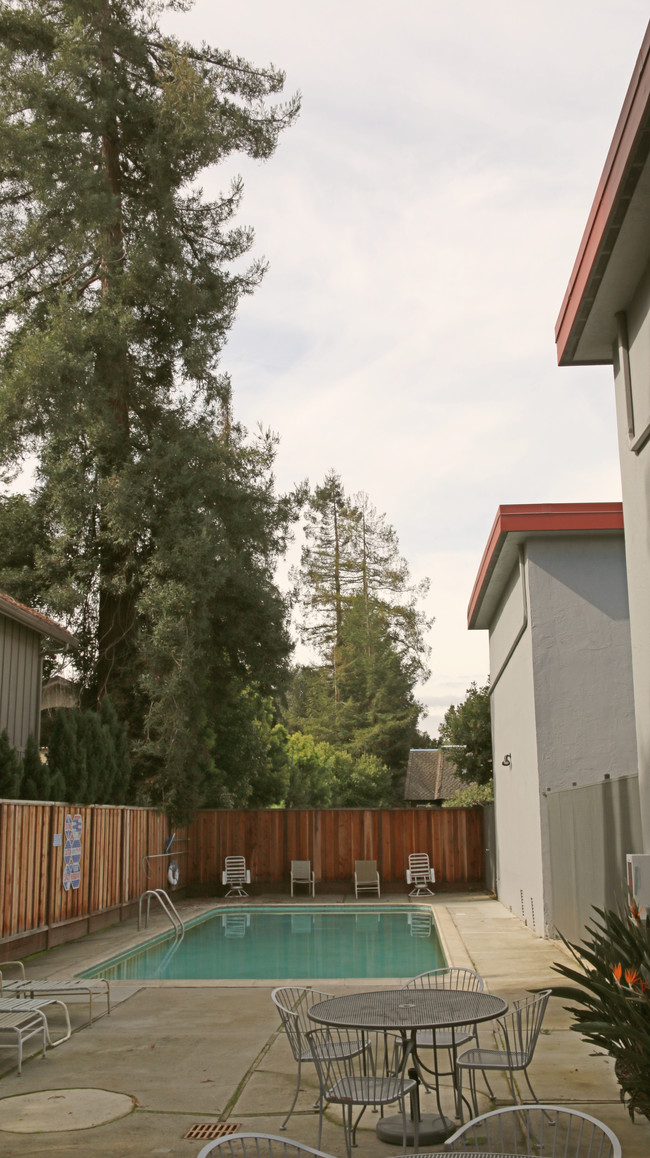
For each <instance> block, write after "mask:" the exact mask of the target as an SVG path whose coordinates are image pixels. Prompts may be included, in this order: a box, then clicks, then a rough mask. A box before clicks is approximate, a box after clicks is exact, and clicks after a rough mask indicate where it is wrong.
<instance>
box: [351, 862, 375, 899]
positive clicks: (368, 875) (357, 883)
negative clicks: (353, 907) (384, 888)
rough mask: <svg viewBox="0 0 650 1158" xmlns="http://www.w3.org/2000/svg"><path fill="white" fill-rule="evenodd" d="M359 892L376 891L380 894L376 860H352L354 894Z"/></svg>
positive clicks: (357, 894)
mask: <svg viewBox="0 0 650 1158" xmlns="http://www.w3.org/2000/svg"><path fill="white" fill-rule="evenodd" d="M359 893H376V894H377V896H378V897H379V896H381V890H380V887H379V873H378V872H377V861H376V860H355V862H354V895H355V897H358V896H359Z"/></svg>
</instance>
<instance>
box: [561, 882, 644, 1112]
mask: <svg viewBox="0 0 650 1158" xmlns="http://www.w3.org/2000/svg"><path fill="white" fill-rule="evenodd" d="M594 912H595V914H596V916H595V917H594V918H593V919H592V921H591V923H590V924H589V925H587V928H586V935H585V937H584V939H583V940H582V941H581V942H580V944H577V945H573V944H571V943H570V942H569V941H567V940H565V939H564V938H562V940H563V941H564V944H565V945H566V947H567V948H568V949H569V951H570V953H571V954H572V956H573V958H574V961H575V967H574V966H571V965H567V964H565V963H564V962H562V963H556V964H555V965H554V966H553V968H554V969H555V971H556V972H557V973H560V974H561V975H562V976H563V977H566V978H567V979H568V980H569V981H571V982H573V984H572V985H570V986H567V985H564V986H554V987H553V993H554V995H555V996H556V997H561V998H564V999H566V1000H568V1001H571V1002H572V1004H571V1005H570V1006H567V1007H566V1008H567V1009H568V1012H569V1013H571V1014H572V1015H573V1017H574V1019H575V1020H574V1022H573V1024H572V1026H571V1028H572V1029H575V1030H576V1031H577V1032H578V1033H580V1034H581V1035H582V1037H583V1038H584V1039H585V1040H586V1041H589V1042H591V1043H592V1044H594V1045H596V1046H597V1047H598V1048H599V1049H602V1050H603V1051H604V1052H605V1053H607V1054H609V1055H610V1057H613V1058H614V1061H615V1071H616V1076H617V1078H618V1081H619V1085H620V1087H621V1099H622V1100H623V1101H624V1102H625V1104H626V1105H627V1107H628V1110H629V1112H630V1115H631V1117H632V1118H634V1115H635V1113H640V1114H644V1115H645V1116H646V1117H650V992H649V987H650V916H648V915H646V916H645V917H643V916H642V913H641V910H640V909H639V908H638V907H637V906H636V905H635V904H634V902H632V903H631V904H630V905H629V907H628V908H626V909H624V910H622V911H620V912H616V911H614V910H611V909H607V910H603V909H595V910H594Z"/></svg>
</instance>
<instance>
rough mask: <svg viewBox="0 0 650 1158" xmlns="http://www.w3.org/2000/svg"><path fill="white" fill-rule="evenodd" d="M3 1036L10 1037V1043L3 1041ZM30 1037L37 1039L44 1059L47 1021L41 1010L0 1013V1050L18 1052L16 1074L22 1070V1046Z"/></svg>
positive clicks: (31, 1009) (28, 1009)
mask: <svg viewBox="0 0 650 1158" xmlns="http://www.w3.org/2000/svg"><path fill="white" fill-rule="evenodd" d="M5 1034H9V1035H10V1036H11V1039H12V1040H11V1041H10V1042H6V1041H4V1040H3V1038H4V1036H5ZM32 1037H39V1038H40V1040H41V1045H42V1049H43V1053H42V1057H45V1046H46V1043H47V1021H46V1020H45V1014H44V1013H43V1011H42V1010H41V1009H33V1008H32V1007H28V1008H27V1009H22V1010H15V1011H13V1012H7V1011H4V1012H0V1049H15V1050H17V1052H18V1073H19V1074H20V1073H22V1070H23V1046H24V1045H25V1042H27V1041H29V1040H30V1038H32Z"/></svg>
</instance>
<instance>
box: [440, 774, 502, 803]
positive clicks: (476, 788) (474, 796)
mask: <svg viewBox="0 0 650 1158" xmlns="http://www.w3.org/2000/svg"><path fill="white" fill-rule="evenodd" d="M493 800H494V787H493V784H492V781H491V780H490V781H489V782H488V783H487V784H466V785H465V787H464V788H460V789H459V790H458V792H456V793H455V795H454V796H450V797H449V799H448V800H445V802H444V804H443V806H442V807H443V808H472V807H473V806H474V805H475V804H492V802H493Z"/></svg>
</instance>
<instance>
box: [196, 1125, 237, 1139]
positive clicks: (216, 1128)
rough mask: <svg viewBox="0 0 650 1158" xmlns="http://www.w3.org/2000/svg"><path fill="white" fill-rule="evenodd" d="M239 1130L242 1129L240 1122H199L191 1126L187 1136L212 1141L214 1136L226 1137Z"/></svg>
mask: <svg viewBox="0 0 650 1158" xmlns="http://www.w3.org/2000/svg"><path fill="white" fill-rule="evenodd" d="M238 1130H241V1123H240V1122H198V1123H197V1125H196V1126H190V1128H189V1130H188V1131H187V1134H185V1137H186V1138H200V1139H201V1141H205V1142H211V1141H212V1139H213V1138H225V1137H226V1136H227V1135H228V1134H236V1133H237V1131H238Z"/></svg>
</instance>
